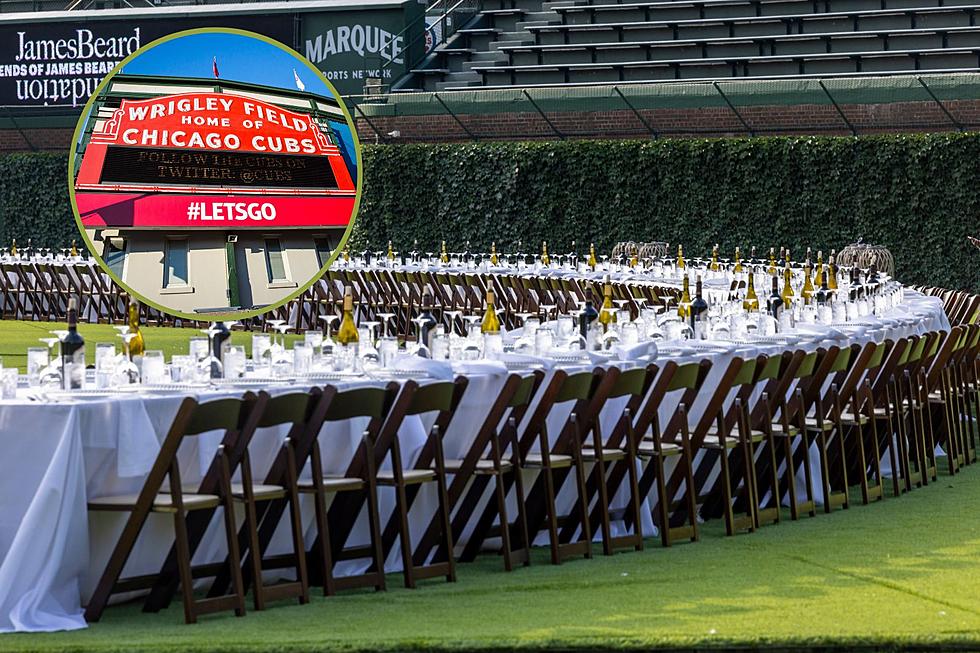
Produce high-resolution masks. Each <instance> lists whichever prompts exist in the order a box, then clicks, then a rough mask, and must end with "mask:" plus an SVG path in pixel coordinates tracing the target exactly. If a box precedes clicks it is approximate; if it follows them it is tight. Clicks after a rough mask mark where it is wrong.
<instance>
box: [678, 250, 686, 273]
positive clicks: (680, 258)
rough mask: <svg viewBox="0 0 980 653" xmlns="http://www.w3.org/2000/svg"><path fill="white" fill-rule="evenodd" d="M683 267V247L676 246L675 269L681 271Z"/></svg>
mask: <svg viewBox="0 0 980 653" xmlns="http://www.w3.org/2000/svg"><path fill="white" fill-rule="evenodd" d="M684 265H685V263H684V246H683V245H678V246H677V268H678V269H680V270H683V269H684Z"/></svg>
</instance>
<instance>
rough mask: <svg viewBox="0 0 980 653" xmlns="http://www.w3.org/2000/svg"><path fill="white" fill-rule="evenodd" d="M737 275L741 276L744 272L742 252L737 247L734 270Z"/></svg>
mask: <svg viewBox="0 0 980 653" xmlns="http://www.w3.org/2000/svg"><path fill="white" fill-rule="evenodd" d="M732 272H734V273H735V274H740V273H741V272H742V252H741V251H740V250H739V248H738V247H737V246H736V247H735V267H734V268H733V269H732Z"/></svg>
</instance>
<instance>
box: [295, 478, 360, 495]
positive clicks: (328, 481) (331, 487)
mask: <svg viewBox="0 0 980 653" xmlns="http://www.w3.org/2000/svg"><path fill="white" fill-rule="evenodd" d="M364 485H365V484H364V481H363V480H361V479H359V478H351V477H346V476H324V477H323V491H324V492H352V491H355V490H363V489H364ZM297 487H298V488H299V491H300V492H316V488H315V487H313V481H302V482H300V483H298V484H297Z"/></svg>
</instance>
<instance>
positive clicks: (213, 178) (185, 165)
mask: <svg viewBox="0 0 980 653" xmlns="http://www.w3.org/2000/svg"><path fill="white" fill-rule="evenodd" d="M100 182H101V183H103V184H113V183H115V184H148V185H153V186H158V185H174V186H222V187H228V188H315V189H333V188H337V180H336V178H335V177H334V175H333V170H332V169H331V168H330V161H329V158H328V157H326V156H302V155H293V154H254V153H245V152H205V151H187V150H167V149H151V148H136V147H118V146H109V147H108V148H107V151H106V157H105V162H104V163H103V165H102V174H101V177H100Z"/></svg>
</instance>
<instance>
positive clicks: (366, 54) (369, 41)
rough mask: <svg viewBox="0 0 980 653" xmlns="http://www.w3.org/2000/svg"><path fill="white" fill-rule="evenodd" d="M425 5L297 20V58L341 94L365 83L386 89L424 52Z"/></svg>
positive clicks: (412, 0)
mask: <svg viewBox="0 0 980 653" xmlns="http://www.w3.org/2000/svg"><path fill="white" fill-rule="evenodd" d="M424 12H425V5H424V4H420V3H419V2H417V1H416V0H410V1H408V2H401V3H399V2H392V3H390V4H382V5H378V8H377V9H363V8H362V9H357V10H350V9H341V10H338V11H323V12H320V13H315V14H312V13H311V14H304V15H303V29H302V39H301V44H300V46H301V48H300V54H302V55H304V56H305V57H306V58H307V59H309V60H310V61H312V62H313V64H314V65H316V66H317V67H318V68H319V69H320V70H322V71H323V74H324V75H325V76H326V77H327V79H329V80H330V81H331V83H333V85H334V87H336V89H337V91H338V92H339V93H340V94H342V95H355V94H359V93H361V92H362V91H363V90H364V83H365V82H366V81H367V80H368V79H369V78H373V77H375V78H380V79H381V83H382V84H385V85H390V84H392V83H393V82H395V81H396V80H398V78H400V77H401V76H402V75H404V74H405V73H406V72H408V70H409V69H410V68H411V67H412V66H414V65H415V64H416V63H418V60H419V58H420V56H421V53H422V52H423V50H424V48H425V38H424V31H425V21H424Z"/></svg>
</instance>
